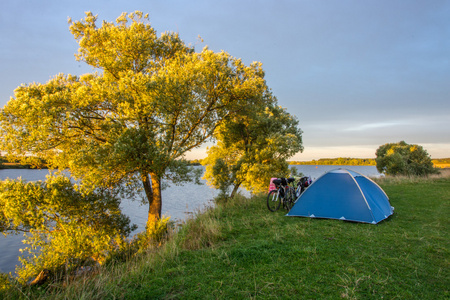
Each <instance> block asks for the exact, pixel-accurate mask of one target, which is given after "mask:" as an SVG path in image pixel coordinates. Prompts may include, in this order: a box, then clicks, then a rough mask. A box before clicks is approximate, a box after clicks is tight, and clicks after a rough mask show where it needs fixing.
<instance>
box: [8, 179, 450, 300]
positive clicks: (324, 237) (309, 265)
mask: <svg viewBox="0 0 450 300" xmlns="http://www.w3.org/2000/svg"><path fill="white" fill-rule="evenodd" d="M380 185H381V186H382V187H383V189H384V190H385V191H386V193H387V194H388V195H389V197H390V201H391V205H392V206H394V207H395V213H394V215H393V216H391V217H390V218H389V219H387V220H385V221H383V222H381V223H380V224H378V225H371V224H359V223H350V222H343V221H337V220H319V219H309V218H288V217H285V216H284V213H285V212H282V211H279V212H277V213H270V212H269V211H268V210H267V208H266V206H265V198H264V197H255V198H252V199H246V198H242V197H239V198H237V199H235V200H233V201H232V202H230V203H227V204H222V205H219V206H218V207H217V208H216V209H211V210H209V211H207V212H204V213H203V214H201V215H199V216H198V217H197V218H196V219H192V220H189V221H188V222H187V223H186V224H185V225H184V226H183V228H182V229H181V230H180V231H179V232H178V234H175V235H174V236H173V237H172V238H171V239H170V240H169V241H168V242H167V243H166V244H165V245H163V246H161V247H159V248H157V249H153V250H152V251H149V252H148V253H146V254H145V255H143V256H140V257H139V258H135V259H133V260H132V261H131V262H128V263H124V264H121V263H117V264H116V265H115V266H110V267H108V268H105V269H103V270H101V271H100V272H99V273H98V274H97V275H95V276H94V277H93V278H91V277H89V278H85V279H81V280H78V281H76V282H73V283H71V284H69V285H67V286H66V287H61V286H59V285H51V286H47V287H41V288H40V289H33V290H29V289H26V290H15V291H14V292H13V293H10V294H9V297H10V298H18V297H22V298H26V297H29V298H39V297H42V298H45V299H48V298H61V299H63V298H69V299H74V298H76V299H80V298H84V299H174V298H175V299H179V298H180V299H191V298H192V299H194V298H195V299H229V298H237V299H248V298H260V299H265V298H286V299H288V298H297V299H340V298H343V299H381V298H384V299H448V298H449V297H450V293H449V286H450V271H449V270H450V265H449V258H450V255H449V249H450V242H449V240H450V239H449V229H450V221H449V217H448V216H449V215H450V178H448V177H447V178H429V179H426V180H410V179H401V180H399V179H395V180H391V179H384V180H382V181H381V182H380Z"/></svg>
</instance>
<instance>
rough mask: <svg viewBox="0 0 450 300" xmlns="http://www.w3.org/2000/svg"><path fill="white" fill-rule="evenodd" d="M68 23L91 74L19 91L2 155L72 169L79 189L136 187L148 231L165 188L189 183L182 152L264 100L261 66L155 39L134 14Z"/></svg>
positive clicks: (165, 37) (4, 128) (4, 129)
mask: <svg viewBox="0 0 450 300" xmlns="http://www.w3.org/2000/svg"><path fill="white" fill-rule="evenodd" d="M69 24H70V30H71V32H72V34H73V35H74V37H75V39H76V41H77V42H78V44H79V46H80V48H79V52H78V55H77V59H78V60H80V61H84V62H86V63H87V64H89V65H91V66H92V67H94V68H95V69H96V70H97V71H96V72H94V73H91V74H85V75H82V76H73V75H63V74H60V75H57V76H56V77H55V78H53V79H51V80H50V81H49V82H47V83H45V84H36V83H33V84H28V85H22V86H20V87H18V88H17V89H16V90H15V94H14V97H13V98H11V100H10V101H9V102H8V104H7V105H6V106H5V107H4V108H3V109H2V111H1V114H0V127H1V133H2V136H1V141H0V148H1V149H2V150H6V151H7V152H8V154H9V156H10V157H14V158H17V159H21V160H22V161H27V162H29V160H30V157H39V158H41V159H45V160H46V161H47V163H48V164H49V167H50V168H59V169H69V170H70V172H71V174H72V175H73V176H74V177H75V178H76V179H78V180H80V182H81V183H82V186H83V187H84V188H88V189H89V188H90V189H93V188H95V187H109V188H125V187H136V186H138V185H139V186H141V187H142V188H143V190H144V191H145V199H144V200H145V201H148V204H149V210H148V221H147V225H152V224H154V223H155V221H157V220H159V219H160V217H161V205H162V200H161V182H162V180H163V179H171V180H175V181H183V180H190V179H191V177H190V176H189V174H190V173H189V170H188V168H187V167H186V164H185V163H184V161H183V160H182V158H183V155H184V153H186V152H187V151H189V150H191V149H193V148H196V147H198V146H200V145H202V144H203V143H204V142H205V141H206V140H208V139H210V138H212V136H213V133H214V131H215V129H216V128H217V127H218V126H219V125H220V124H221V123H222V122H223V121H225V120H227V119H229V118H230V117H231V116H233V114H235V113H236V112H238V111H239V110H241V109H243V108H245V107H247V106H251V105H252V103H253V102H255V101H258V99H259V98H260V97H261V95H262V93H263V91H264V90H265V89H266V86H265V81H264V72H263V70H262V67H261V64H260V63H252V64H251V65H250V66H246V65H245V64H244V63H243V62H242V61H241V60H240V59H236V58H234V57H232V56H230V55H229V54H228V53H226V52H223V51H222V52H213V51H211V50H209V49H208V48H206V47H205V48H204V49H203V50H202V51H201V52H199V53H197V52H195V51H194V49H193V47H190V46H188V45H186V44H185V43H184V42H183V41H182V40H181V39H180V37H179V36H178V34H176V33H163V34H162V35H161V36H159V37H158V36H157V34H156V32H155V30H154V29H153V28H152V27H151V26H150V24H149V21H148V16H144V15H143V14H142V13H141V12H135V13H131V14H129V15H127V14H125V13H124V14H122V15H121V16H120V17H119V18H118V19H117V20H116V22H115V23H110V22H105V21H103V23H102V24H101V26H100V27H98V26H97V16H94V15H93V14H92V13H90V12H88V13H86V18H85V19H82V20H81V21H76V22H72V21H71V20H69ZM30 154H32V156H30ZM128 191H129V192H130V191H131V194H133V189H129V190H128Z"/></svg>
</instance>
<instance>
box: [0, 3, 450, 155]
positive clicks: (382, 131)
mask: <svg viewBox="0 0 450 300" xmlns="http://www.w3.org/2000/svg"><path fill="white" fill-rule="evenodd" d="M136 10H139V11H142V12H144V13H148V14H149V18H150V23H151V25H152V27H154V28H155V29H156V30H157V32H158V34H161V33H163V32H165V31H174V32H178V33H179V34H180V37H181V38H182V39H183V40H184V41H185V42H186V43H187V44H191V45H193V46H195V49H196V51H200V50H201V49H202V48H203V47H205V46H208V47H209V48H210V49H212V50H214V51H220V50H224V51H226V52H228V53H229V54H231V55H232V56H234V57H238V58H242V60H243V61H244V62H245V63H246V64H247V65H248V64H250V63H251V62H253V61H260V62H262V64H263V69H264V71H265V74H266V77H265V79H266V81H267V84H268V86H269V87H270V88H271V89H272V92H273V93H274V95H275V96H276V97H277V99H278V103H279V105H281V106H283V107H285V108H286V109H287V111H288V112H289V113H290V114H292V115H295V116H296V117H297V118H298V120H299V127H300V128H301V129H302V130H303V146H304V151H303V153H297V154H296V155H295V156H294V157H292V158H291V160H299V161H308V160H312V159H320V158H334V157H355V158H374V157H375V151H376V149H377V148H378V147H379V146H381V145H384V144H386V143H395V142H399V141H402V140H404V141H405V142H407V143H409V144H419V145H421V146H423V147H424V148H425V150H427V152H428V153H429V154H430V156H431V158H446V157H450V1H445V0H443V1H440V0H433V1H425V0H422V1H417V0H377V1H375V0H366V1H361V0H334V1H331V0H321V1H314V0H308V1H306V0H290V1H288V0H266V1H264V0H261V1H254V0H253V1H250V0H239V1H236V0H232V1H228V0H220V1H212V0H203V1H200V0H199V1H197V0H189V1H181V0H179V1H176V0H142V1H138V0H126V1H114V0H96V1H93V0H89V1H85V0H78V1H65V0H54V1H50V0H40V1H35V0H34V1H33V0H14V1H7V0H1V1H0V66H1V70H2V72H0V107H3V106H4V105H6V103H7V102H8V101H9V99H10V98H11V97H12V96H13V95H14V89H16V88H17V87H18V86H20V85H21V84H24V83H25V84H26V83H32V82H38V83H46V82H47V81H48V80H50V79H51V78H52V77H53V76H55V75H57V74H59V73H64V74H73V75H81V74H84V73H91V72H93V69H92V68H91V67H90V66H88V65H86V64H85V63H83V62H77V61H76V60H75V57H74V54H75V53H76V52H77V49H78V44H77V43H76V41H75V39H74V38H73V36H72V35H71V33H70V31H69V25H68V23H67V19H68V17H71V18H72V20H74V21H76V20H80V19H82V18H84V17H85V14H84V12H86V11H91V12H92V13H94V14H96V15H98V20H99V25H100V24H101V23H100V22H101V21H102V20H106V21H108V22H112V21H115V20H116V18H117V17H118V16H119V15H120V14H121V13H122V12H133V11H136ZM199 36H200V37H201V38H202V39H203V42H201V41H200V40H199V38H198V37H199ZM205 147H206V146H205ZM205 147H202V148H200V149H196V150H194V151H192V152H191V153H189V154H188V155H187V158H189V159H193V158H202V157H204V156H205Z"/></svg>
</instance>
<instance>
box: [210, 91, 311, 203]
mask: <svg viewBox="0 0 450 300" xmlns="http://www.w3.org/2000/svg"><path fill="white" fill-rule="evenodd" d="M256 99H258V98H256ZM255 103H257V105H254V106H252V107H251V108H246V109H245V110H243V111H242V112H241V114H238V115H236V116H235V117H234V118H233V119H230V120H229V121H228V122H225V123H224V124H222V125H221V127H220V128H219V130H218V132H217V133H216V138H217V139H218V141H219V142H218V144H217V145H216V146H213V147H210V148H209V149H208V157H207V158H206V159H204V160H203V162H202V164H203V165H205V166H206V173H205V175H204V178H205V179H206V180H207V181H208V183H209V184H210V185H212V186H214V187H216V188H219V189H220V190H221V191H222V193H224V194H226V192H227V191H228V189H229V187H231V186H233V187H234V191H233V192H232V193H231V196H233V193H234V192H235V190H236V188H237V187H239V186H243V187H245V188H246V189H248V190H250V191H252V192H262V191H266V190H267V185H268V182H269V180H270V178H271V177H281V176H287V175H288V172H289V169H288V164H287V162H286V159H287V158H289V157H291V156H292V155H294V154H295V153H297V152H298V151H301V150H302V149H303V147H302V139H301V134H302V132H301V130H300V129H299V128H298V121H297V119H296V118H295V117H293V116H292V115H290V114H289V113H287V112H286V111H285V110H284V109H283V108H281V107H278V106H276V99H275V98H273V97H271V95H270V94H266V95H265V98H259V103H258V102H255Z"/></svg>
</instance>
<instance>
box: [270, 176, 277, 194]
mask: <svg viewBox="0 0 450 300" xmlns="http://www.w3.org/2000/svg"><path fill="white" fill-rule="evenodd" d="M275 179H277V178H276V177H275V178H270V185H269V192H270V191H272V190H276V189H277V187H276V186H275V183H273V181H274V180H275Z"/></svg>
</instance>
